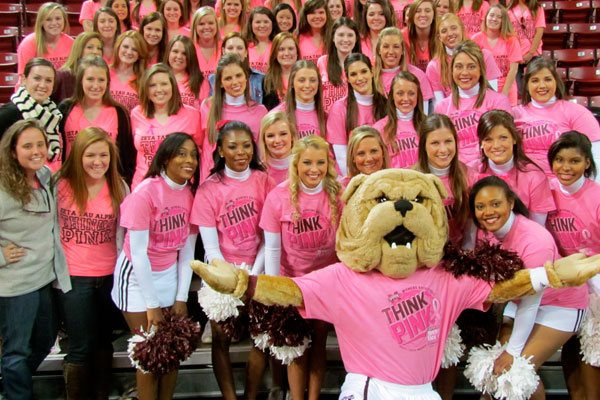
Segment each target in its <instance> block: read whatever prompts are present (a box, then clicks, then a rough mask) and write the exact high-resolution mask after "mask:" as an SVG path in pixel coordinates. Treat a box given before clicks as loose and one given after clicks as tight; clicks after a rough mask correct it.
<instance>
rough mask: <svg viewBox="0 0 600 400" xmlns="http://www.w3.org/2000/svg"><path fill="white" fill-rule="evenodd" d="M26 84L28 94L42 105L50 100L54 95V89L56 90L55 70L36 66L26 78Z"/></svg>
mask: <svg viewBox="0 0 600 400" xmlns="http://www.w3.org/2000/svg"><path fill="white" fill-rule="evenodd" d="M24 84H25V89H26V90H27V93H29V95H30V96H31V97H33V99H34V100H35V101H37V102H38V103H40V104H42V103H44V102H45V101H46V100H48V97H50V94H52V89H54V70H53V69H52V68H50V67H47V66H45V65H36V66H35V67H33V68H31V70H29V75H27V76H26V77H25V80H24Z"/></svg>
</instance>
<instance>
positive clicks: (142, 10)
mask: <svg viewBox="0 0 600 400" xmlns="http://www.w3.org/2000/svg"><path fill="white" fill-rule="evenodd" d="M139 1H140V3H141V2H142V0H139ZM134 7H135V0H132V1H131V3H130V4H129V9H130V10H131V27H132V28H133V29H135V30H137V29H138V28H139V26H140V24H138V23H137V21H135V19H134V18H133V8H134ZM154 11H157V10H156V4H154V2H152V3H150V7H146V6H145V5H143V4H140V8H139V14H140V23H141V22H142V20H143V19H144V17H145V16H146V15H148V14H150V13H151V12H154Z"/></svg>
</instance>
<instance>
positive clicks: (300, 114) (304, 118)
mask: <svg viewBox="0 0 600 400" xmlns="http://www.w3.org/2000/svg"><path fill="white" fill-rule="evenodd" d="M285 104H286V103H285V101H284V102H281V103H279V105H278V106H277V107H275V108H274V109H273V111H283V112H285ZM295 115H296V131H297V132H298V139H302V138H303V137H304V136H308V135H317V136H321V131H320V130H319V117H318V116H317V110H312V111H304V110H299V109H297V108H296V113H295Z"/></svg>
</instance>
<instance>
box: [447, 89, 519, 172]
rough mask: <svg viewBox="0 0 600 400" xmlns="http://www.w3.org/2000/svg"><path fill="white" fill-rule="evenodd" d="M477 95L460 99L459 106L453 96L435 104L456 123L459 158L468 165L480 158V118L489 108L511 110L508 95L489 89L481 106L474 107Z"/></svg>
mask: <svg viewBox="0 0 600 400" xmlns="http://www.w3.org/2000/svg"><path fill="white" fill-rule="evenodd" d="M476 101H477V96H473V97H471V98H467V99H465V98H461V99H459V107H458V108H456V107H454V104H453V102H452V96H449V97H446V98H445V99H443V100H440V101H439V102H438V103H437V104H436V105H435V112H436V113H439V114H445V115H447V116H448V117H450V119H451V120H452V122H453V123H454V126H455V127H456V133H457V134H458V147H459V152H458V155H459V159H460V161H462V162H464V163H465V164H467V165H470V164H472V163H473V162H475V161H476V160H477V159H478V158H479V141H478V139H477V123H478V122H479V118H481V116H482V115H483V114H484V113H485V112H486V111H489V110H495V109H500V110H504V111H508V112H510V111H511V109H510V103H509V102H508V97H506V96H505V95H503V94H502V93H498V92H496V91H494V90H492V89H487V90H486V92H485V98H484V100H483V103H482V104H481V106H480V107H479V108H474V106H475V102H476Z"/></svg>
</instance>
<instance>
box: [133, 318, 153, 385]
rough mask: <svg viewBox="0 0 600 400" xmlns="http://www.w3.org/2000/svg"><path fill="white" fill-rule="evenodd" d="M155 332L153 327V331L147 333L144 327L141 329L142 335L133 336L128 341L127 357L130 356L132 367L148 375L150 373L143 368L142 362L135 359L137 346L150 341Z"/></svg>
mask: <svg viewBox="0 0 600 400" xmlns="http://www.w3.org/2000/svg"><path fill="white" fill-rule="evenodd" d="M155 332H156V331H155V330H154V326H152V329H150V332H146V331H144V328H143V327H140V333H138V334H135V335H133V336H132V337H130V338H129V339H128V340H127V342H128V344H127V355H128V356H129V361H131V366H132V367H135V368H136V369H139V370H140V371H142V372H143V373H144V374H147V373H148V371H146V370H145V369H144V368H142V366H141V365H140V362H139V361H138V360H136V359H135V358H134V357H135V346H137V344H138V343H141V342H143V341H146V340H148V339H150V338H151V337H153V336H154V333H155Z"/></svg>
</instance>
